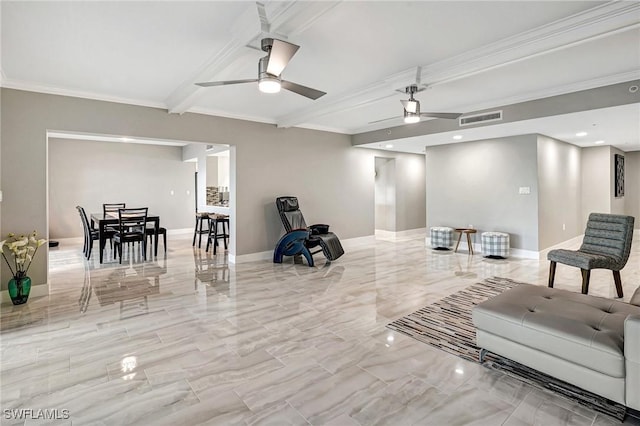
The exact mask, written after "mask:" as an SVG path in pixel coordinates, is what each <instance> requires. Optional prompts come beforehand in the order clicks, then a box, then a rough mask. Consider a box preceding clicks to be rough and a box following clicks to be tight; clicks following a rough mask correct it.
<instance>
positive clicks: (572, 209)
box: [538, 135, 584, 250]
mask: <svg viewBox="0 0 640 426" xmlns="http://www.w3.org/2000/svg"><path fill="white" fill-rule="evenodd" d="M581 169H582V168H581V161H580V148H579V147H577V146H575V145H570V144H568V143H566V142H562V141H559V140H556V139H552V138H549V137H547V136H542V135H539V136H538V246H539V250H543V249H545V248H548V247H551V246H554V245H556V244H559V243H561V242H563V241H566V240H569V239H571V238H573V237H575V236H577V235H580V234H582V232H583V230H584V226H583V224H582V218H581V203H580V197H581V190H582V179H581V178H582V176H581Z"/></svg>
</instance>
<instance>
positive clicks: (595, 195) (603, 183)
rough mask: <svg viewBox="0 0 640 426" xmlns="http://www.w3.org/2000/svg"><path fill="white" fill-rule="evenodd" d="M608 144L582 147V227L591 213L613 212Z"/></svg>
mask: <svg viewBox="0 0 640 426" xmlns="http://www.w3.org/2000/svg"><path fill="white" fill-rule="evenodd" d="M610 152H611V149H610V147H608V146H594V147H589V148H582V151H581V154H582V155H581V158H582V191H581V192H582V199H581V203H582V206H581V209H582V229H583V230H584V227H585V226H586V224H587V218H588V217H589V214H590V213H594V212H595V213H610V212H611V185H610V183H611V180H610V176H611V165H610V155H611V154H610Z"/></svg>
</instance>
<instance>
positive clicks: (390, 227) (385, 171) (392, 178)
mask: <svg viewBox="0 0 640 426" xmlns="http://www.w3.org/2000/svg"><path fill="white" fill-rule="evenodd" d="M374 216H375V230H376V233H377V232H378V231H383V232H385V231H386V232H396V160H395V158H385V157H375V213H374Z"/></svg>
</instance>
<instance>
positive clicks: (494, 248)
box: [482, 232, 509, 259]
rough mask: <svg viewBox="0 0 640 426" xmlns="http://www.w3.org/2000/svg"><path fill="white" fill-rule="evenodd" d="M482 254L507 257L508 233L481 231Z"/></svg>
mask: <svg viewBox="0 0 640 426" xmlns="http://www.w3.org/2000/svg"><path fill="white" fill-rule="evenodd" d="M482 254H483V255H484V256H485V257H492V258H502V259H504V258H505V257H509V234H506V233H504V232H483V233H482Z"/></svg>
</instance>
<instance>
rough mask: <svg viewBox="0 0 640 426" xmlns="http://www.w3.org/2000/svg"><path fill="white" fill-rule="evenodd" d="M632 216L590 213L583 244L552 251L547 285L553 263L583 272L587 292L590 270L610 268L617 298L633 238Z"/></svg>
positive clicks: (584, 291) (586, 291) (553, 273)
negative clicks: (621, 274)
mask: <svg viewBox="0 0 640 426" xmlns="http://www.w3.org/2000/svg"><path fill="white" fill-rule="evenodd" d="M633 222H634V218H633V216H623V215H616V214H605V213H591V214H590V215H589V220H588V221H587V228H586V229H585V231H584V239H583V240H582V246H580V249H578V250H564V249H561V250H551V251H550V252H549V254H548V255H547V259H549V260H550V261H551V264H550V265H549V287H553V281H554V278H555V274H556V263H563V264H565V265H569V266H575V267H576V268H580V269H581V271H582V293H583V294H587V293H589V278H590V276H591V270H592V269H611V270H612V271H613V280H614V281H615V284H616V291H617V292H618V297H622V296H623V293H622V280H621V279H620V270H621V269H622V268H624V265H625V264H626V263H627V260H628V259H629V252H630V251H631V240H632V239H633Z"/></svg>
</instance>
